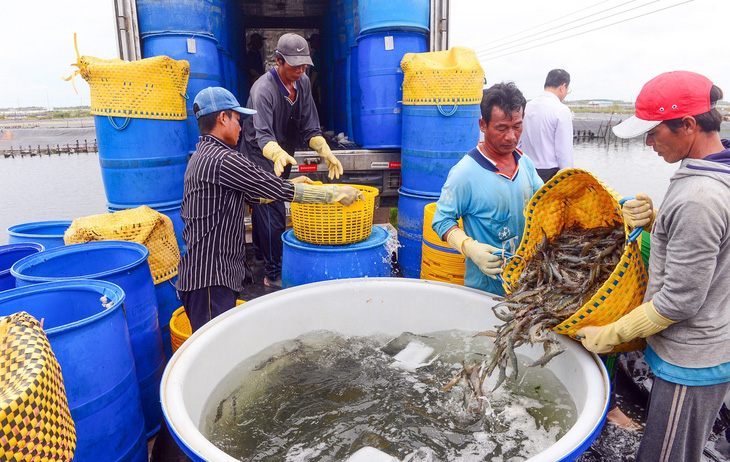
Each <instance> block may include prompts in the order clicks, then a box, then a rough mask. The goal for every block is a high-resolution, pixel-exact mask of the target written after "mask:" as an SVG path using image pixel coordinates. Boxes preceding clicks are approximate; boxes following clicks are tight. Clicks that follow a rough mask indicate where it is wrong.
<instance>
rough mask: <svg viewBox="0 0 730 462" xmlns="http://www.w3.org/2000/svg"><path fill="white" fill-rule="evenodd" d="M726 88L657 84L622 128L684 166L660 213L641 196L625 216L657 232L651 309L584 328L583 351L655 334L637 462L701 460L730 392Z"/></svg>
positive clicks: (681, 77) (686, 76) (679, 81)
mask: <svg viewBox="0 0 730 462" xmlns="http://www.w3.org/2000/svg"><path fill="white" fill-rule="evenodd" d="M721 98H722V90H720V88H718V87H717V86H715V85H713V84H712V82H711V81H710V80H709V79H707V78H706V77H704V76H702V75H699V74H695V73H693V72H686V71H677V72H667V73H664V74H661V75H659V76H658V77H655V78H654V79H652V80H650V81H649V82H648V83H647V84H646V85H644V87H643V88H642V90H641V93H639V96H638V98H637V100H636V114H635V115H634V116H633V117H631V118H630V119H628V120H626V121H624V122H622V123H621V124H619V125H617V126H616V127H614V129H613V131H614V133H615V134H616V136H618V137H620V138H631V137H635V136H639V135H642V134H644V133H646V144H647V145H648V146H652V147H653V148H654V151H655V152H656V153H657V154H658V155H659V156H661V157H662V158H664V160H665V161H666V162H668V163H676V162H681V164H680V167H679V169H678V170H677V172H676V173H675V174H674V175H673V176H672V178H671V180H670V184H669V189H668V190H667V193H666V195H665V197H664V200H663V202H662V208H661V210H660V211H659V212H658V213H657V212H656V211H654V210H653V208H652V204H651V199H649V197H648V196H646V195H637V200H633V201H628V202H627V203H626V206H625V207H624V216H625V219H626V221H627V223H628V224H629V226H644V227H645V228H646V229H651V256H650V259H649V283H648V285H647V290H646V295H645V297H644V304H642V305H640V306H638V307H636V308H635V309H634V310H633V311H631V313H629V314H627V315H626V316H624V317H622V318H621V319H619V320H618V321H616V322H613V323H611V324H608V325H605V326H601V327H598V326H590V327H585V328H583V329H581V330H580V331H579V332H578V334H579V335H580V336H582V337H583V339H582V342H583V345H584V346H585V347H586V348H587V349H589V350H591V351H593V352H595V353H606V352H608V351H610V350H611V349H612V348H613V347H614V346H616V345H618V344H619V343H622V342H626V341H628V340H631V339H634V338H638V337H642V338H646V341H647V348H646V354H645V359H646V362H647V363H648V364H649V365H650V366H651V369H652V371H653V372H654V374H655V375H656V379H655V380H654V383H653V385H652V390H651V401H650V403H649V411H648V414H647V420H646V427H645V429H644V435H643V438H642V440H641V446H640V447H639V452H638V454H637V457H636V460H637V461H683V462H687V461H699V460H700V458H701V456H702V450H703V448H704V446H705V443H706V441H707V439H708V437H709V434H710V431H711V430H712V425H713V423H714V421H715V417H716V416H717V413H718V412H719V411H720V408H721V406H722V403H723V400H724V398H725V396H726V395H727V393H728V391H730V362H729V361H730V141H728V140H722V139H720V134H719V132H720V125H721V123H722V117H721V115H720V113H719V112H718V111H717V109H715V104H716V103H717V101H718V100H720V99H721Z"/></svg>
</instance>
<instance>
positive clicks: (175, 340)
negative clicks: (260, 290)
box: [170, 300, 246, 353]
mask: <svg viewBox="0 0 730 462" xmlns="http://www.w3.org/2000/svg"><path fill="white" fill-rule="evenodd" d="M243 303H246V302H245V301H244V300H236V306H238V305H241V304H243ZM192 333H193V328H192V327H191V326H190V320H189V319H188V315H187V314H186V313H185V307H184V306H181V307H180V308H178V309H176V310H175V312H174V313H173V314H172V319H170V343H171V344H172V352H173V353H175V352H176V351H177V349H178V348H180V345H182V344H183V342H184V341H185V340H187V339H188V337H190V335H192Z"/></svg>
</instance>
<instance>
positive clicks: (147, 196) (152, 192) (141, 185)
mask: <svg viewBox="0 0 730 462" xmlns="http://www.w3.org/2000/svg"><path fill="white" fill-rule="evenodd" d="M94 124H95V125H96V139H97V140H98V143H99V164H100V165H101V178H102V180H103V182H104V191H105V192H106V198H107V201H108V202H109V204H111V205H113V206H114V207H118V208H134V207H138V206H140V205H143V204H146V205H150V206H155V207H162V206H167V205H170V204H175V203H180V202H182V197H183V181H184V177H185V168H186V167H187V165H188V157H189V154H188V150H187V127H186V125H185V121H184V120H157V119H131V118H130V119H124V118H119V117H113V118H108V117H104V116H94Z"/></svg>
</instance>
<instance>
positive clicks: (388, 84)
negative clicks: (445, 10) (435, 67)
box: [357, 2, 428, 149]
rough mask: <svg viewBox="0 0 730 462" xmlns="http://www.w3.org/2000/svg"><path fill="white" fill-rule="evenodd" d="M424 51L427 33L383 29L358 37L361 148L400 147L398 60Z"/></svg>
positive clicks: (400, 92) (399, 77)
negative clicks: (406, 55) (380, 31)
mask: <svg viewBox="0 0 730 462" xmlns="http://www.w3.org/2000/svg"><path fill="white" fill-rule="evenodd" d="M361 3H362V2H361ZM394 3H395V2H394ZM391 39H392V41H393V43H392V47H391V46H390V45H391V44H390V41H391ZM426 51H428V48H427V44H426V36H425V35H423V34H416V33H407V32H386V33H376V34H372V35H365V36H360V37H359V38H358V53H357V56H358V77H359V85H360V94H361V97H360V128H361V130H362V147H363V148H366V149H379V148H400V146H401V113H402V104H401V101H402V99H403V91H402V90H401V87H402V85H403V70H402V69H401V67H400V62H401V59H403V55H405V54H406V53H423V52H426Z"/></svg>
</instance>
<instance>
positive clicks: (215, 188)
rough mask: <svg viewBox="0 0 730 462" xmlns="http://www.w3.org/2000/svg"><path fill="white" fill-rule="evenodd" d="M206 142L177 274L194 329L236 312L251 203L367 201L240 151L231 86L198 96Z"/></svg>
mask: <svg viewBox="0 0 730 462" xmlns="http://www.w3.org/2000/svg"><path fill="white" fill-rule="evenodd" d="M193 110H194V111H195V117H196V118H197V119H198V128H199V129H200V133H201V136H200V141H199V142H198V144H197V146H196V150H195V153H194V154H193V156H192V158H191V159H190V162H189V163H188V167H187V170H186V171H185V190H184V195H183V203H182V210H181V216H182V220H183V222H184V223H185V229H184V230H183V240H184V241H185V244H186V245H187V247H188V251H187V253H186V254H185V255H184V256H183V258H182V261H181V262H180V267H179V270H178V274H179V276H178V281H177V290H178V293H179V295H180V300H181V301H182V303H183V306H184V307H185V313H186V314H187V316H188V319H189V320H190V324H191V326H192V328H193V331H195V330H197V329H199V328H200V327H201V326H202V325H203V324H205V323H206V322H207V321H209V320H211V319H212V318H214V317H215V316H217V315H219V314H221V313H223V312H225V311H227V310H229V309H231V308H233V307H234V305H235V303H236V296H237V294H238V292H240V291H241V290H242V289H243V285H244V283H245V282H248V281H244V280H245V279H246V275H247V274H249V275H250V270H248V266H247V264H246V247H245V235H246V229H245V226H244V222H243V214H244V208H245V204H246V202H249V203H265V202H268V201H271V200H280V201H293V202H304V203H317V204H325V203H326V204H332V203H335V202H337V203H340V204H342V205H350V204H352V203H353V202H355V201H356V200H358V199H362V192H360V191H359V190H357V189H355V188H353V187H352V186H344V185H341V186H337V185H322V186H315V185H312V184H310V183H311V180H308V179H307V178H306V177H299V178H296V179H294V180H292V181H289V180H284V179H282V178H279V177H277V176H276V175H274V174H273V173H270V172H267V171H265V170H264V169H262V168H261V167H258V166H257V165H255V164H254V163H252V162H251V161H250V160H249V159H247V158H246V156H244V155H243V154H242V153H240V152H238V151H237V150H236V149H235V146H236V143H237V142H238V135H239V134H240V132H241V125H240V118H241V117H242V116H247V115H251V114H252V113H254V112H255V111H253V110H251V109H245V108H242V107H241V106H240V105H239V104H238V101H237V100H236V98H235V97H234V96H233V95H232V94H231V93H230V92H229V91H228V90H226V89H225V88H220V87H208V88H206V89H204V90H202V91H201V92H200V93H198V95H197V96H196V97H195V103H194V105H193Z"/></svg>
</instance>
